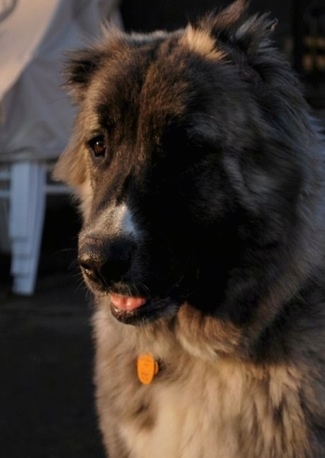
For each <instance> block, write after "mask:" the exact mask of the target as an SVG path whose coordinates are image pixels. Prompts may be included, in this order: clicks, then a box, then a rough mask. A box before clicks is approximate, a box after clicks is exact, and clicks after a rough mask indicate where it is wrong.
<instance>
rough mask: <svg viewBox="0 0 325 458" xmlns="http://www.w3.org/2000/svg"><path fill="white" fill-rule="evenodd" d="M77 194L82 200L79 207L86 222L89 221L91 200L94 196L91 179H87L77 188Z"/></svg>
mask: <svg viewBox="0 0 325 458" xmlns="http://www.w3.org/2000/svg"><path fill="white" fill-rule="evenodd" d="M75 194H76V195H77V198H78V200H79V202H80V205H79V208H80V211H81V214H82V216H83V220H84V222H86V221H88V219H89V216H90V212H91V202H92V197H93V192H92V187H91V184H90V180H85V181H84V182H83V183H82V184H81V185H80V186H78V187H77V188H75Z"/></svg>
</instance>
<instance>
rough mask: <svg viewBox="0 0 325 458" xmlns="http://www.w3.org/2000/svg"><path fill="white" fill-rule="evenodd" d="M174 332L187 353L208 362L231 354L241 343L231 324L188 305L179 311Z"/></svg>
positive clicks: (235, 329) (237, 331) (239, 334)
mask: <svg viewBox="0 0 325 458" xmlns="http://www.w3.org/2000/svg"><path fill="white" fill-rule="evenodd" d="M176 332H177V337H178V340H179V341H180V343H181V345H182V346H183V347H184V349H185V350H186V351H187V352H188V353H190V354H192V355H193V356H195V357H198V358H200V359H204V360H208V361H211V360H212V361H213V360H216V359H217V358H218V357H219V356H226V355H230V354H232V353H233V352H235V351H236V350H237V349H238V346H239V344H240V341H241V332H240V330H239V329H238V328H237V327H236V326H234V325H233V324H232V323H230V322H229V321H226V320H221V319H219V318H215V317H212V316H207V315H205V314H204V313H203V312H201V311H200V310H197V309H195V308H194V307H192V306H191V305H189V304H184V305H183V306H181V307H180V309H179V312H178V315H177V326H176Z"/></svg>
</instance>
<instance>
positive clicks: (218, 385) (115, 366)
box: [95, 309, 309, 458]
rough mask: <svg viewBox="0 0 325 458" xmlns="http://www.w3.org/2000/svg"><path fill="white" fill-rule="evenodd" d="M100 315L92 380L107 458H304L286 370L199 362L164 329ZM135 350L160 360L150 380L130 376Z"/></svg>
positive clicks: (296, 382) (296, 380)
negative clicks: (154, 329)
mask: <svg viewBox="0 0 325 458" xmlns="http://www.w3.org/2000/svg"><path fill="white" fill-rule="evenodd" d="M107 312H108V311H106V310H105V309H103V310H100V311H98V312H97V315H96V317H95V329H96V336H97V375H96V383H97V397H98V408H99V411H100V417H101V429H102V431H103V435H104V438H105V442H107V443H109V445H110V458H117V457H119V458H124V457H130V458H152V457H155V458H166V457H168V458H182V457H184V458H185V457H186V458H200V457H202V458H210V457H211V458H218V457H220V458H239V457H240V458H243V457H249V458H255V457H256V458H257V457H261V456H263V458H271V457H280V456H285V457H286V458H290V457H292V458H299V457H306V456H309V455H308V454H306V448H305V446H306V444H307V442H308V440H307V437H306V434H307V433H306V428H305V424H304V421H305V420H304V416H303V413H302V410H301V405H300V395H299V391H300V387H301V380H300V377H299V374H298V373H297V371H296V370H295V369H294V368H293V367H290V366H288V365H287V366H275V367H267V368H266V367H260V368H258V367H256V366H253V365H251V364H244V363H240V362H236V361H232V360H230V359H227V360H226V359H223V358H217V357H216V359H215V361H213V362H212V361H209V362H208V361H204V359H199V358H197V357H194V356H191V355H190V354H189V353H188V352H187V351H185V350H184V349H183V348H182V346H181V345H180V343H179V342H178V339H177V337H176V336H175V335H173V334H172V332H171V331H170V330H168V326H166V328H165V329H164V328H162V331H161V333H158V334H156V335H155V334H154V333H153V334H150V333H146V331H145V330H144V329H141V328H133V327H128V326H126V327H125V325H120V326H119V325H118V324H117V323H116V322H114V323H110V322H111V320H112V318H111V317H110V316H109V314H108V313H107ZM142 352H152V353H153V354H154V355H155V357H156V358H157V359H158V360H159V361H160V372H159V373H158V375H157V376H156V378H155V379H154V381H153V382H152V384H150V385H141V383H140V381H139V380H138V378H137V374H136V358H137V356H138V354H141V353H142ZM113 431H114V432H113ZM121 444H123V446H122V445H121Z"/></svg>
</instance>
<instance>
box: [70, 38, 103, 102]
mask: <svg viewBox="0 0 325 458" xmlns="http://www.w3.org/2000/svg"><path fill="white" fill-rule="evenodd" d="M67 57H68V60H67V62H66V65H65V70H64V74H65V88H66V89H67V90H68V92H69V93H70V94H71V95H72V97H73V99H74V101H75V102H77V103H79V102H81V101H82V100H83V99H84V97H85V93H86V89H87V87H88V86H89V83H90V81H91V79H92V76H93V75H94V74H95V72H96V71H97V70H98V69H99V68H100V65H101V62H102V60H103V57H104V52H103V50H102V49H100V47H98V48H95V47H93V48H87V49H83V50H78V51H72V52H69V53H68V54H67Z"/></svg>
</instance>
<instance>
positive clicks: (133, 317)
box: [110, 293, 180, 326]
mask: <svg viewBox="0 0 325 458" xmlns="http://www.w3.org/2000/svg"><path fill="white" fill-rule="evenodd" d="M110 301H111V311H112V315H113V316H114V317H115V318H116V319H117V320H119V321H121V322H122V323H124V324H131V325H135V326H138V325H142V324H145V323H148V322H150V321H154V320H156V319H157V318H161V317H163V316H167V315H174V314H175V313H176V312H177V310H178V308H179V307H180V301H178V300H177V299H172V298H170V297H166V298H146V297H133V296H126V295H122V294H115V293H110Z"/></svg>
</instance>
